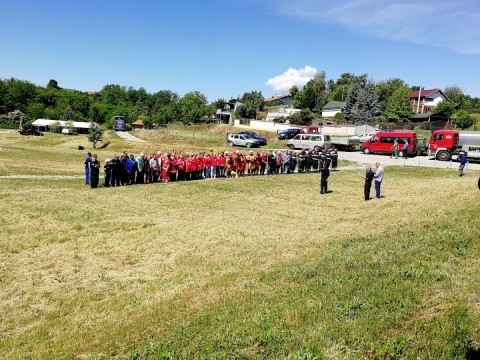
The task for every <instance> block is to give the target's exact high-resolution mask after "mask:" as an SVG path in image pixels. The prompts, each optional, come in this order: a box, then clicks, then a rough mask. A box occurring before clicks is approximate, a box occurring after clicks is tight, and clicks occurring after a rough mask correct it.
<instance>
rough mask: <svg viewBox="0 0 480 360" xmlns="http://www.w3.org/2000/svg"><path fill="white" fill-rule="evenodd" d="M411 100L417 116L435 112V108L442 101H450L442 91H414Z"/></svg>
mask: <svg viewBox="0 0 480 360" xmlns="http://www.w3.org/2000/svg"><path fill="white" fill-rule="evenodd" d="M410 100H411V101H412V106H413V112H414V113H415V114H419V113H422V114H423V113H427V112H434V110H435V108H436V107H437V106H438V104H440V103H441V102H442V101H444V100H447V101H450V100H449V99H448V98H447V96H446V95H445V94H444V93H443V91H442V90H440V89H429V90H427V89H424V90H421V91H419V90H416V91H412V92H411V93H410Z"/></svg>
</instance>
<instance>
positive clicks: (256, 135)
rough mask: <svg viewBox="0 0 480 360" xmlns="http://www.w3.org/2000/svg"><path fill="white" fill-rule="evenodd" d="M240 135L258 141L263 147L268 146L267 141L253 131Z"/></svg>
mask: <svg viewBox="0 0 480 360" xmlns="http://www.w3.org/2000/svg"><path fill="white" fill-rule="evenodd" d="M239 134H243V135H248V136H250V137H252V138H254V139H257V140H258V141H259V142H260V143H261V145H267V139H265V138H264V137H262V136H260V135H258V134H257V133H255V132H253V131H240V132H239Z"/></svg>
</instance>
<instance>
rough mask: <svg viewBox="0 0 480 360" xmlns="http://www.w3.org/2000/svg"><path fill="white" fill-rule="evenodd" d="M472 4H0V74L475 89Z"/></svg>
mask: <svg viewBox="0 0 480 360" xmlns="http://www.w3.org/2000/svg"><path fill="white" fill-rule="evenodd" d="M479 3H480V2H477V1H476V0H453V1H452V0H448V1H447V0H437V1H435V2H428V1H427V2H425V1H424V2H421V1H411V0H403V1H399V0H390V1H384V0H364V1H359V0H345V1H338V0H336V1H333V0H295V1H292V0H235V1H234V0H203V1H198V0H137V1H133V0H132V1H126V0H115V1H114V0H83V1H67V0H1V1H0V45H1V46H0V49H1V51H0V78H10V77H15V78H18V79H22V80H28V81H31V82H33V83H35V84H37V85H42V86H46V84H47V83H48V81H49V80H50V79H55V80H57V81H58V83H59V85H60V86H61V87H64V88H72V89H78V90H82V91H86V90H95V91H98V90H101V88H102V87H103V86H104V85H107V84H118V85H121V86H132V87H134V88H140V87H143V88H145V89H146V90H147V91H148V92H150V93H153V92H156V91H159V90H171V91H174V92H176V93H178V94H179V95H180V96H183V95H184V94H185V93H187V92H190V91H200V92H201V93H203V94H205V95H206V96H207V98H208V100H209V101H215V100H216V99H218V98H224V99H229V98H230V97H237V96H241V95H243V93H245V92H248V91H252V90H255V91H261V92H262V94H263V95H264V96H265V97H269V96H272V95H274V94H282V93H288V89H289V88H290V87H291V86H292V85H293V84H295V85H297V86H299V87H301V86H303V85H304V84H305V83H306V81H308V80H309V79H310V78H312V77H313V76H314V75H315V73H316V72H320V71H325V73H326V77H327V79H334V80H336V79H337V78H338V77H339V76H340V74H342V73H345V72H351V73H354V74H356V75H360V74H364V73H366V74H368V75H369V77H370V78H371V79H373V80H374V81H380V80H386V79H389V78H397V77H398V78H401V79H403V80H404V81H406V82H407V84H409V85H417V86H423V87H426V88H444V87H446V86H451V85H457V86H459V87H460V88H461V89H463V90H464V92H465V93H466V94H469V95H471V96H473V97H480V26H478V24H480V5H479Z"/></svg>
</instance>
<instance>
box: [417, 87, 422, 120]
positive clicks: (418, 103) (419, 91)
mask: <svg viewBox="0 0 480 360" xmlns="http://www.w3.org/2000/svg"><path fill="white" fill-rule="evenodd" d="M421 94H422V87H421V86H420V90H418V100H417V114H418V112H419V111H420V95H421Z"/></svg>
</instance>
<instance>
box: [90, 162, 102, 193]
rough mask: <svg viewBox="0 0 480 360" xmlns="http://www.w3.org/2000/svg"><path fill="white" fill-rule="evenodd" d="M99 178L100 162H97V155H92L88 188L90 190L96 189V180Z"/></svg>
mask: <svg viewBox="0 0 480 360" xmlns="http://www.w3.org/2000/svg"><path fill="white" fill-rule="evenodd" d="M99 177H100V162H99V161H98V160H97V155H96V154H93V155H92V160H91V162H90V187H91V188H92V189H94V188H96V187H98V178H99Z"/></svg>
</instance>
